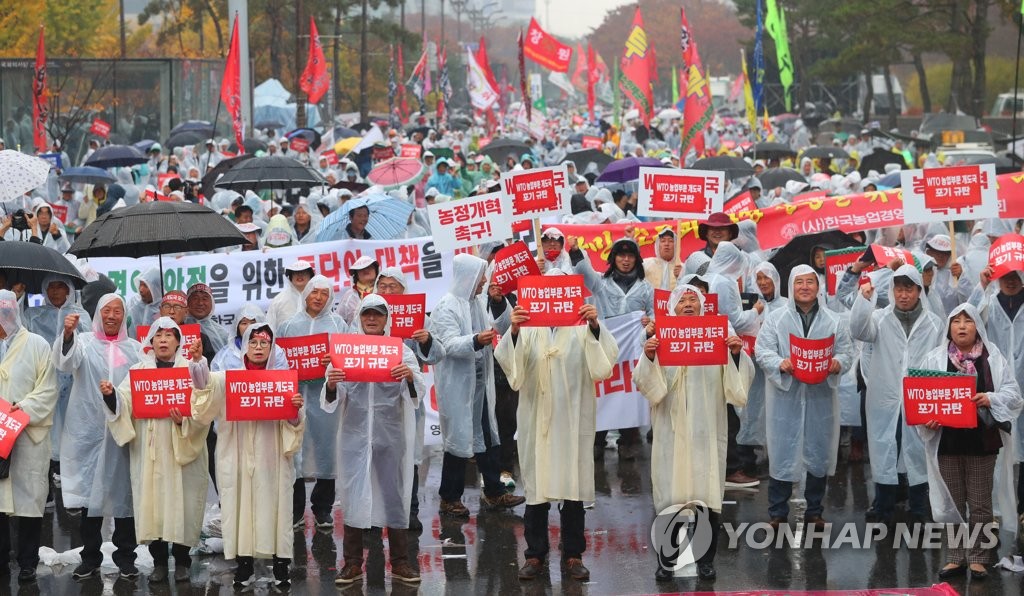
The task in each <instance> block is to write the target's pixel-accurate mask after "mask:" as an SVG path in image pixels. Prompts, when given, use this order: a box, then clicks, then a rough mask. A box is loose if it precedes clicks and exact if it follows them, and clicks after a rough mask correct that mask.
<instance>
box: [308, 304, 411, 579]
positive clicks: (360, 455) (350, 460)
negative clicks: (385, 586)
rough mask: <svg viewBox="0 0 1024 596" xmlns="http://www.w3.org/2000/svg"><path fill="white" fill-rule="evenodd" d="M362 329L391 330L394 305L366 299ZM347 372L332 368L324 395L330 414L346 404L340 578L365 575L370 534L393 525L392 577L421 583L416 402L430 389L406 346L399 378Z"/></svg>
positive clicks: (396, 374)
mask: <svg viewBox="0 0 1024 596" xmlns="http://www.w3.org/2000/svg"><path fill="white" fill-rule="evenodd" d="M354 322H355V323H356V325H355V327H356V328H355V329H353V331H355V332H357V333H358V334H361V335H390V334H391V317H390V316H389V315H388V303H387V301H386V300H385V299H384V298H383V297H382V296H378V295H377V294H370V295H368V296H367V297H366V298H363V301H362V303H361V304H360V306H359V310H358V312H357V313H356V318H355V321H354ZM345 376H346V371H344V370H338V369H335V368H333V367H330V368H328V371H327V383H326V384H325V385H324V389H323V392H322V393H321V394H320V400H321V402H320V407H321V408H323V410H324V411H326V412H333V411H335V410H336V409H339V406H340V414H341V415H340V420H341V425H340V426H341V428H340V435H341V440H340V441H339V449H338V460H339V462H340V464H341V467H342V469H344V470H345V474H344V475H343V476H341V477H340V478H339V479H338V492H340V493H341V506H342V510H343V511H344V512H345V534H344V537H343V546H342V548H343V555H342V556H343V559H344V566H343V567H342V570H341V573H340V574H339V575H338V578H337V580H336V583H339V584H351V583H354V582H355V581H356V580H359V579H361V578H362V577H363V532H364V531H365V530H369V529H370V528H373V527H379V528H387V529H388V551H389V555H390V558H391V575H392V577H393V578H395V579H398V580H402V581H407V582H418V581H420V573H419V569H418V567H417V566H416V564H415V561H410V560H409V553H408V550H409V541H408V530H407V528H408V527H409V498H410V496H411V495H412V492H411V491H412V488H411V484H412V482H413V481H414V480H413V449H414V448H415V446H416V428H415V424H416V407H417V406H418V405H419V401H420V400H421V399H422V398H424V397H426V391H427V386H426V383H424V381H423V375H422V374H421V373H420V369H419V364H418V363H417V362H416V355H415V354H414V353H413V350H411V349H410V348H409V347H408V346H406V345H404V344H403V345H402V363H401V364H399V365H398V366H396V367H394V368H392V369H391V377H392V378H393V379H394V380H395V382H386V383H367V382H356V381H346V380H345Z"/></svg>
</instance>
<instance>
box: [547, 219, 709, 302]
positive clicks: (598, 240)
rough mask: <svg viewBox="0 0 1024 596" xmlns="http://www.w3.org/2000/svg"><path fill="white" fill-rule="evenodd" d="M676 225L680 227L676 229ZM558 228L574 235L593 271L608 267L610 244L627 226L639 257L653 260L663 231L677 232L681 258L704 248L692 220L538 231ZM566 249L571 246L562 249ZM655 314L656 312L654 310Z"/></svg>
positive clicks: (621, 235) (695, 224)
mask: <svg viewBox="0 0 1024 596" xmlns="http://www.w3.org/2000/svg"><path fill="white" fill-rule="evenodd" d="M677 226H679V227H678V228H677ZM553 227H557V228H558V229H559V230H560V231H561V232H562V234H564V235H566V236H575V237H576V238H577V240H578V246H579V248H580V250H582V251H583V252H585V253H586V254H587V256H588V257H590V264H591V265H593V266H594V270H595V271H604V270H606V269H607V268H608V253H609V252H610V251H611V248H612V244H614V243H615V241H616V240H618V239H620V238H622V237H623V235H624V232H625V229H626V227H632V228H633V240H635V241H636V243H637V244H638V245H639V246H640V256H641V257H642V258H645V259H646V258H647V257H653V256H655V255H656V252H657V243H658V233H659V232H661V231H662V230H664V229H665V228H668V229H671V230H676V232H677V233H678V234H679V235H680V236H679V242H680V246H679V254H680V255H682V256H683V257H684V258H685V257H686V256H687V255H689V254H690V253H692V252H694V251H696V250H701V249H702V248H704V244H705V242H704V241H703V240H701V239H700V238H698V237H697V222H695V221H692V222H691V221H684V222H678V221H658V222H643V223H639V222H630V223H628V224H598V225H575V224H542V225H541V229H542V230H546V229H548V228H553ZM565 248H566V250H568V249H569V248H570V247H568V246H567V247H565ZM656 312H657V311H656Z"/></svg>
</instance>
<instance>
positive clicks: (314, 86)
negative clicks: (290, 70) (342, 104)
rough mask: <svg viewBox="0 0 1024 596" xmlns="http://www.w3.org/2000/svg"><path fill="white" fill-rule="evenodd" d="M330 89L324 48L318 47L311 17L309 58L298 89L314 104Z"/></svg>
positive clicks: (316, 32)
mask: <svg viewBox="0 0 1024 596" xmlns="http://www.w3.org/2000/svg"><path fill="white" fill-rule="evenodd" d="M330 87H331V76H330V75H329V74H327V59H326V58H324V47H323V46H322V45H320V33H319V32H318V31H317V30H316V22H315V21H314V20H313V17H309V57H308V58H306V69H305V70H303V71H302V78H300V79H299V89H302V91H303V92H305V94H306V95H307V96H309V103H316V102H318V101H320V98H321V97H323V96H324V93H327V90H328V89H330Z"/></svg>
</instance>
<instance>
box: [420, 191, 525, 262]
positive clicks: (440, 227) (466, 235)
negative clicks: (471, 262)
mask: <svg viewBox="0 0 1024 596" xmlns="http://www.w3.org/2000/svg"><path fill="white" fill-rule="evenodd" d="M511 211H512V209H511V203H510V202H508V201H506V200H503V197H502V194H501V193H500V192H492V193H488V194H485V195H477V196H473V197H467V198H465V199H459V200H458V201H449V202H444V203H435V204H433V205H427V217H428V218H429V219H430V230H431V232H432V233H433V235H434V246H435V247H437V249H438V250H440V251H449V250H452V251H454V250H458V249H460V248H469V247H472V246H477V245H479V244H485V243H487V242H503V241H505V240H507V239H508V238H511V237H512V213H511Z"/></svg>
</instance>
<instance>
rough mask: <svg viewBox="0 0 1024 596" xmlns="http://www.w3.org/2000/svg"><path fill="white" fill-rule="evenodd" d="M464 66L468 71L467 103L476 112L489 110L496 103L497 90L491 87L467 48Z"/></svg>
mask: <svg viewBox="0 0 1024 596" xmlns="http://www.w3.org/2000/svg"><path fill="white" fill-rule="evenodd" d="M466 66H467V68H468V69H469V75H468V76H467V78H466V86H467V87H468V88H469V101H470V102H471V103H472V104H473V107H474V108H476V109H478V110H487V109H490V107H491V106H492V105H494V103H495V102H496V101H498V90H497V89H494V88H492V87H491V84H490V83H489V82H488V81H487V75H486V74H484V70H483V68H482V67H481V66H480V65H479V64H478V63H477V61H476V57H475V56H473V52H471V51H469V49H468V48H467V49H466Z"/></svg>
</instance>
